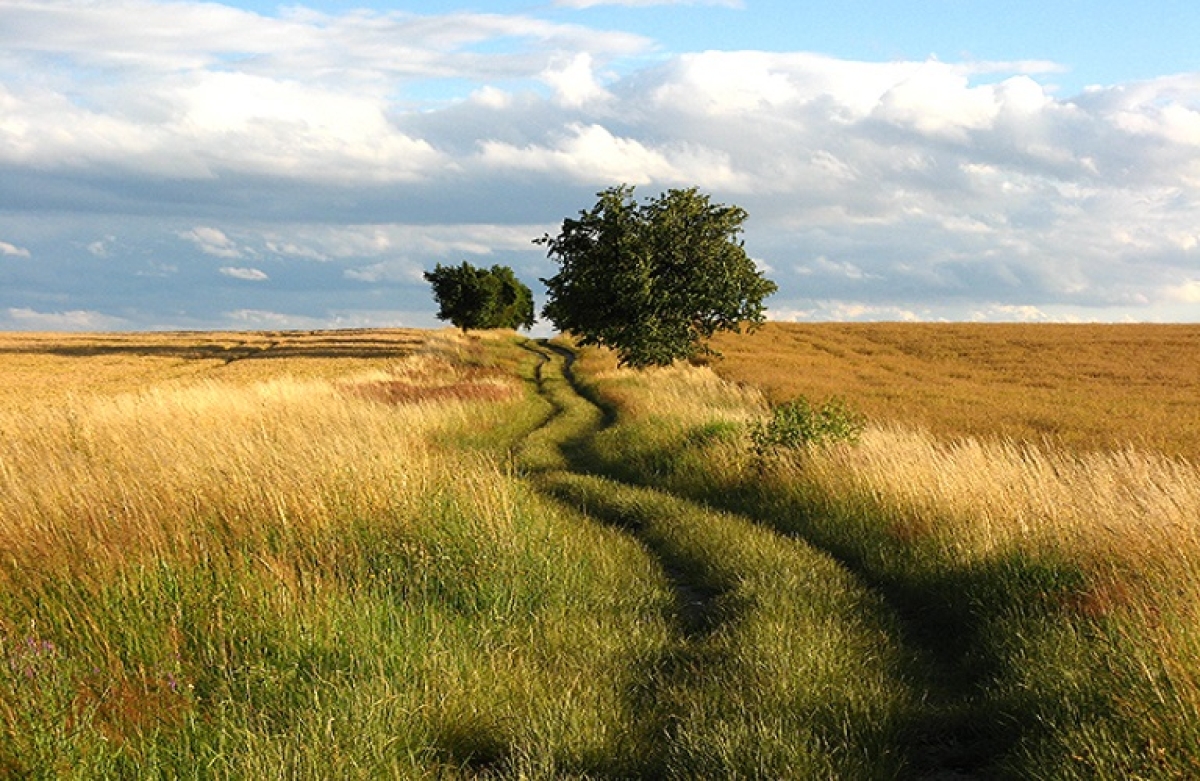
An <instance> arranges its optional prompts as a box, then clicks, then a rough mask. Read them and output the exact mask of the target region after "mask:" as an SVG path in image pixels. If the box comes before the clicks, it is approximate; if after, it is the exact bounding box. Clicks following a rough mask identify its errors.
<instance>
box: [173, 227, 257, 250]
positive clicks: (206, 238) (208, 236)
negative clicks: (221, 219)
mask: <svg viewBox="0 0 1200 781" xmlns="http://www.w3.org/2000/svg"><path fill="white" fill-rule="evenodd" d="M179 236H180V238H183V239H187V240H188V241H190V242H192V243H194V244H195V245H196V246H197V247H199V248H200V251H201V252H203V253H204V254H205V255H212V256H214V257H218V258H240V257H242V254H243V253H242V249H241V247H239V246H238V245H237V243H236V242H234V241H233V239H231V238H229V237H228V236H226V235H225V234H224V232H222V231H219V230H217V229H216V228H209V227H205V226H203V225H201V226H198V227H195V228H192V229H191V230H190V231H185V232H183V233H180V234H179Z"/></svg>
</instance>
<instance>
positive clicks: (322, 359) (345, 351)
mask: <svg viewBox="0 0 1200 781" xmlns="http://www.w3.org/2000/svg"><path fill="white" fill-rule="evenodd" d="M453 338H454V336H453V334H451V333H449V332H441V331H434V332H429V331H419V330H414V329H393V330H383V329H381V330H346V331H291V332H269V331H260V332H195V333H190V332H189V333H112V334H74V333H6V334H0V407H2V408H3V409H5V410H9V411H14V410H21V409H34V408H37V407H43V406H47V405H52V404H55V403H61V402H63V401H65V400H66V399H68V398H70V397H78V396H92V395H113V394H119V393H127V392H133V391H138V390H142V389H144V388H146V387H149V386H150V385H155V386H157V387H166V386H176V385H187V384H189V383H194V382H201V381H209V380H220V381H224V382H233V383H249V382H257V381H260V380H266V379H271V378H276V377H279V376H281V375H286V376H292V377H310V378H318V377H324V378H331V377H336V376H340V375H343V374H345V373H346V372H348V371H365V370H367V369H372V368H386V367H387V366H388V365H389V364H390V363H391V362H393V361H395V360H396V359H398V358H401V357H404V356H406V355H408V354H411V353H413V352H414V351H416V350H418V349H421V348H422V347H425V349H430V344H431V340H433V342H432V343H433V344H434V345H437V344H440V342H441V341H445V340H447V339H453Z"/></svg>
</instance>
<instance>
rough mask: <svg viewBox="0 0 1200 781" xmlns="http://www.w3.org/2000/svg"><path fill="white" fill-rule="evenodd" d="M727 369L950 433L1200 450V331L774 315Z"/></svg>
mask: <svg viewBox="0 0 1200 781" xmlns="http://www.w3.org/2000/svg"><path fill="white" fill-rule="evenodd" d="M714 346H715V347H716V349H717V350H719V351H720V352H721V353H722V354H723V357H722V358H719V359H715V360H713V362H712V366H713V368H714V369H715V370H716V371H717V373H718V374H719V375H720V376H722V377H725V378H727V379H730V380H733V381H735V382H746V383H749V384H752V385H754V386H756V387H759V388H762V389H763V390H764V391H765V392H766V394H767V395H768V397H769V398H770V399H771V400H773V401H781V400H784V399H787V398H790V397H794V396H798V395H805V396H808V397H810V398H816V399H821V398H826V397H829V396H841V397H844V398H846V399H847V400H848V401H850V402H851V403H852V404H853V406H855V407H856V408H858V409H860V410H862V411H863V412H864V413H866V414H867V415H869V416H871V417H873V418H875V419H877V420H880V421H892V422H899V423H903V424H911V425H916V426H919V427H921V428H925V429H927V430H930V431H931V432H933V433H934V434H936V435H939V436H950V437H953V436H959V435H970V436H981V437H1003V438H1010V439H1016V440H1021V441H1028V442H1033V443H1041V442H1049V443H1050V444H1061V445H1063V446H1065V447H1068V448H1070V449H1074V450H1114V449H1121V448H1123V447H1126V446H1130V445H1132V446H1134V447H1137V448H1140V449H1153V450H1157V451H1159V452H1162V453H1165V454H1167V455H1186V456H1190V457H1192V458H1193V459H1197V458H1198V457H1200V415H1197V414H1196V404H1197V400H1200V326H1194V325H1054V324H1030V325H1027V324H966V323H952V324H951V323H947V324H941V323H853V324H852V323H819V324H798V323H768V324H767V325H765V326H764V327H763V328H761V329H759V330H758V331H756V332H753V333H748V334H740V335H728V334H726V335H722V336H721V337H719V338H718V339H716V340H715V342H714Z"/></svg>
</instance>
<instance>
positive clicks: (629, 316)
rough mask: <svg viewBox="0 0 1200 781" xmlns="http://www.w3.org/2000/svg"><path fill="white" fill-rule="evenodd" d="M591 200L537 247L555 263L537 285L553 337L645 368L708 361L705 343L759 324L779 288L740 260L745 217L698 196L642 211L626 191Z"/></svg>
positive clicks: (653, 203)
mask: <svg viewBox="0 0 1200 781" xmlns="http://www.w3.org/2000/svg"><path fill="white" fill-rule="evenodd" d="M598 197H599V200H598V201H597V203H596V205H595V206H594V207H592V208H591V209H590V210H588V211H582V212H580V214H579V217H578V219H569V218H568V219H566V220H563V223H562V230H561V232H560V233H559V234H558V235H557V236H550V235H549V234H547V235H545V236H543V237H542V238H540V239H536V240H535V241H536V243H539V244H544V245H546V246H547V247H548V255H549V256H550V257H551V258H552V259H554V260H556V261H557V262H558V263H559V271H558V273H557V274H555V275H554V276H553V277H551V278H549V279H543V280H542V282H543V283H545V285H546V288H547V293H548V300H547V302H546V305H545V307H544V308H543V310H542V315H543V317H546V318H547V319H549V320H550V321H551V322H552V323H554V325H555V327H556V328H557V329H558V330H560V331H563V332H569V333H571V334H573V335H575V336H576V337H577V338H578V339H579V341H580V343H581V344H585V345H588V344H591V345H603V346H607V347H611V348H613V349H614V350H616V352H617V357H618V359H619V360H620V361H621V363H622V364H626V365H630V366H636V367H643V366H653V365H667V364H670V363H672V362H673V361H675V360H678V359H688V358H693V357H695V356H697V355H699V354H702V353H706V352H711V350H710V349H709V348H708V346H707V344H706V340H707V339H708V338H709V337H711V336H712V335H713V334H715V333H716V332H718V331H738V330H740V329H741V326H742V325H743V324H745V323H749V324H751V325H755V324H758V323H761V322H762V321H763V319H764V317H765V311H766V309H765V307H764V306H763V303H762V302H763V299H764V298H766V297H767V296H769V295H771V294H772V293H774V292H775V290H776V289H777V288H776V285H775V283H774V282H771V281H770V280H768V279H766V278H764V277H763V275H762V274H761V273H760V272H759V271H758V269H757V268H756V267H755V265H754V261H753V260H751V259H750V257H749V256H748V255H747V254H746V251H745V248H744V246H743V243H742V241H741V239H740V235H741V233H742V224H743V223H744V222H745V221H746V218H747V216H748V215H747V213H746V211H745V210H744V209H742V208H740V207H737V206H725V205H722V204H714V203H712V201H711V198H710V197H709V196H708V195H705V194H703V193H701V192H700V191H699V190H697V189H696V188H691V189H686V190H669V191H667V192H666V193H664V194H662V195H660V196H658V197H657V198H650V199H648V200H647V201H646V202H645V203H642V204H639V203H638V202H637V201H636V200H635V199H634V188H633V187H631V186H626V185H623V186H620V187H613V188H609V189H607V190H605V191H603V192H601V193H598Z"/></svg>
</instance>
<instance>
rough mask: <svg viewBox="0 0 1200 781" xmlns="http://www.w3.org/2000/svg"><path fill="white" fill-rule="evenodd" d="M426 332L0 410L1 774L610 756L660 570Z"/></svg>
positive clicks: (654, 615) (513, 409) (553, 768)
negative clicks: (555, 489) (413, 344)
mask: <svg viewBox="0 0 1200 781" xmlns="http://www.w3.org/2000/svg"><path fill="white" fill-rule="evenodd" d="M495 347H496V352H497V353H498V354H499V355H500V356H501V359H502V361H506V362H508V363H511V364H513V365H515V364H519V363H521V362H522V361H524V360H526V359H525V357H524V353H522V352H521V351H519V350H518V349H517V348H516V347H515V346H512V345H511V344H509V345H508V346H507V347H506V346H505V345H504V344H499V345H496V346H495ZM442 352H443V355H442V357H438V356H437V355H433V356H430V355H429V354H425V355H416V356H414V357H412V358H410V359H405V360H401V361H397V362H395V365H394V366H393V367H392V369H391V370H390V371H389V372H387V373H386V374H383V375H381V374H379V373H378V370H373V371H372V373H369V374H363V373H361V371H360V368H361V367H357V368H355V369H354V370H352V371H350V372H349V373H347V374H345V375H343V376H337V373H336V371H332V372H330V368H331V367H325V369H324V370H323V372H329V373H331V374H332V376H330V377H328V378H326V379H311V378H310V379H295V378H292V379H287V378H283V379H276V380H270V381H250V382H247V381H241V380H239V381H236V382H220V381H211V380H210V381H205V382H201V383H198V384H197V383H195V382H191V381H189V382H188V383H186V385H185V386H183V387H179V386H168V385H164V386H161V387H154V386H151V387H149V388H148V389H146V390H144V391H142V392H137V393H129V394H118V395H115V396H112V395H106V394H98V395H97V394H88V395H87V396H82V395H81V396H80V397H78V398H77V400H76V401H74V402H70V403H66V404H64V405H62V406H56V407H53V408H42V409H37V408H33V409H28V410H25V411H23V412H22V413H20V414H15V413H7V414H0V432H3V436H2V437H0V551H2V557H0V776H31V777H80V778H94V777H120V776H139V777H190V778H209V777H215V778H220V777H280V776H287V777H307V778H329V777H362V778H374V777H380V776H391V777H406V778H409V777H411V778H419V777H430V778H432V777H439V778H441V777H457V776H470V775H476V774H479V773H495V774H502V775H525V776H528V777H553V776H558V775H562V774H567V775H570V774H582V773H589V772H602V773H615V774H619V773H626V774H628V773H633V772H636V768H637V767H638V761H639V760H638V751H637V749H636V743H635V742H634V741H633V740H632V739H631V738H630V736H629V732H628V730H627V729H626V725H627V723H628V722H629V720H630V715H629V712H628V710H629V707H630V706H629V703H628V698H627V692H628V690H629V688H630V686H632V684H633V681H631V675H632V672H631V671H632V670H633V669H634V666H635V662H636V660H638V659H641V658H644V657H645V656H647V655H649V656H653V655H655V654H656V653H658V649H659V648H660V647H661V646H662V645H663V644H665V643H666V642H667V639H666V638H667V628H666V624H665V623H664V619H663V615H664V614H665V613H666V612H667V610H668V605H669V601H670V594H669V591H668V589H667V587H666V584H665V583H664V582H663V581H662V578H661V575H660V574H658V573H657V572H656V571H655V570H654V569H653V567H652V565H651V563H650V561H649V559H648V557H647V556H646V555H645V553H644V552H643V551H642V550H641V549H640V548H639V547H638V546H636V545H634V544H632V543H631V542H630V541H628V540H627V539H625V538H624V537H623V536H622V535H619V534H617V533H616V532H614V531H613V530H611V529H608V528H606V527H604V526H601V525H597V524H594V523H590V522H588V521H587V520H586V519H583V518H580V517H578V516H576V515H573V514H571V513H570V512H569V511H567V510H566V509H565V508H562V507H560V506H557V505H554V504H552V503H548V502H547V501H546V500H544V499H542V498H540V497H539V496H538V495H537V494H535V493H533V492H531V491H530V490H529V489H528V488H527V487H526V486H525V485H524V484H523V483H522V482H521V481H519V480H518V479H516V478H515V477H514V476H513V475H512V474H511V472H510V470H509V467H508V465H507V457H506V456H505V449H506V448H507V447H508V446H509V445H510V444H511V442H512V437H514V436H516V434H517V433H518V432H519V430H520V429H521V427H522V426H527V427H528V426H532V425H536V422H537V421H538V420H539V419H540V417H541V416H544V411H543V410H542V409H541V408H540V404H541V403H540V402H539V401H538V400H537V399H536V397H533V396H530V395H528V394H526V392H525V391H524V390H523V389H522V388H521V386H520V385H519V384H514V380H512V379H502V378H496V377H492V376H488V374H487V372H486V371H483V373H482V375H481V373H480V372H481V370H483V369H486V367H481V366H480V365H479V361H476V360H475V358H478V354H477V353H476V352H475V351H474V348H473V347H472V345H471V343H469V342H464V343H455V344H453V345H447V349H445V350H443V351H442ZM471 356H474V358H471ZM467 358H470V360H467ZM301 374H302V375H303V374H304V372H301ZM481 387H499V388H501V389H502V390H503V392H496V391H494V390H488V391H486V392H481V391H480V390H479V388H481ZM417 388H425V389H426V390H425V391H424V392H419V391H418V390H416V389H417ZM446 388H457V390H454V391H450V390H445V389H446ZM397 393H400V395H401V396H403V398H402V399H398V398H396V397H395V394H397ZM397 402H399V403H397ZM514 421H515V422H514ZM522 421H523V423H522ZM488 431H491V432H492V439H491V440H490V441H489V440H488V438H487V435H486V432H488ZM468 432H469V437H468V438H469V439H470V440H471V441H472V443H473V446H472V447H471V448H469V449H463V448H461V447H455V446H453V443H454V441H455V438H456V437H460V436H464V437H466V436H468Z"/></svg>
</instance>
